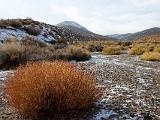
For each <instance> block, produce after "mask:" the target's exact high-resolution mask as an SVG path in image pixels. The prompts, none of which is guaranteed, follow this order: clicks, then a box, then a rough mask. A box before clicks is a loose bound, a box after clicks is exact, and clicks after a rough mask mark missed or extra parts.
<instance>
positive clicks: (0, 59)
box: [0, 53, 9, 67]
mask: <svg viewBox="0 0 160 120" xmlns="http://www.w3.org/2000/svg"><path fill="white" fill-rule="evenodd" d="M8 60H9V55H7V54H4V53H1V54H0V67H2V66H3V65H4V64H5V63H6V62H7V61H8Z"/></svg>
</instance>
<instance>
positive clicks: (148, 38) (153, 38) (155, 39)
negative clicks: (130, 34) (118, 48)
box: [134, 34, 160, 43]
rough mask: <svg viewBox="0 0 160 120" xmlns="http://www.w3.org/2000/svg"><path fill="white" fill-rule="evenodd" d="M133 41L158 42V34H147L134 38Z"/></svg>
mask: <svg viewBox="0 0 160 120" xmlns="http://www.w3.org/2000/svg"><path fill="white" fill-rule="evenodd" d="M134 42H140V43H143V42H145V43H146V42H154V43H160V34H159V35H158V34H155V35H147V36H144V37H141V38H138V39H135V40H134Z"/></svg>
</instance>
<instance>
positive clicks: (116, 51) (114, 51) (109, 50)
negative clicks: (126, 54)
mask: <svg viewBox="0 0 160 120" xmlns="http://www.w3.org/2000/svg"><path fill="white" fill-rule="evenodd" d="M102 53H103V54H104V55H120V54H121V48H120V47H119V46H112V47H111V46H110V47H105V48H104V49H103V52H102Z"/></svg>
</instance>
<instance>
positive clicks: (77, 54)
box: [67, 46, 91, 61]
mask: <svg viewBox="0 0 160 120" xmlns="http://www.w3.org/2000/svg"><path fill="white" fill-rule="evenodd" d="M67 53H68V54H70V55H71V59H72V60H77V61H84V60H89V59H90V58H91V54H90V53H89V51H88V50H86V49H83V48H81V47H74V46H70V47H69V48H67Z"/></svg>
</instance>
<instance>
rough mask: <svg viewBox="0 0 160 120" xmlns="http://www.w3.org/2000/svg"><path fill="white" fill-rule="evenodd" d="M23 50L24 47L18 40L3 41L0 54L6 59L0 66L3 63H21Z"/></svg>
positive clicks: (9, 64) (11, 64)
mask: <svg viewBox="0 0 160 120" xmlns="http://www.w3.org/2000/svg"><path fill="white" fill-rule="evenodd" d="M23 52H24V48H23V46H22V45H21V44H20V43H19V42H9V43H4V44H3V45H1V47H0V55H2V56H6V58H7V59H5V60H6V61H3V64H1V65H0V67H3V66H5V65H7V66H16V65H18V64H19V63H23V62H24V59H23V57H22V56H23Z"/></svg>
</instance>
